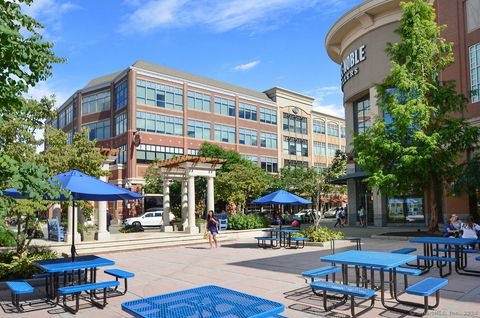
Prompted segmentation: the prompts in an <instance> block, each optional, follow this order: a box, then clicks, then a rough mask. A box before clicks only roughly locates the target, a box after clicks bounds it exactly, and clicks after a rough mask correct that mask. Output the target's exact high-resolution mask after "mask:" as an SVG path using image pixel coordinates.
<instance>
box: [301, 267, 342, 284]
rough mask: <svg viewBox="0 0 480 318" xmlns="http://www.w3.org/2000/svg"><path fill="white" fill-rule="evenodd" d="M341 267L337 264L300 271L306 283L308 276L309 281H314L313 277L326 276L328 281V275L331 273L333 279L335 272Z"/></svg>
mask: <svg viewBox="0 0 480 318" xmlns="http://www.w3.org/2000/svg"><path fill="white" fill-rule="evenodd" d="M341 270H342V269H341V268H340V267H338V266H325V267H320V268H315V269H311V270H308V271H305V272H303V273H302V276H303V277H304V278H305V283H308V278H310V279H311V282H314V281H315V278H320V277H326V280H327V281H328V275H330V274H332V276H333V281H335V273H337V272H340V271H341Z"/></svg>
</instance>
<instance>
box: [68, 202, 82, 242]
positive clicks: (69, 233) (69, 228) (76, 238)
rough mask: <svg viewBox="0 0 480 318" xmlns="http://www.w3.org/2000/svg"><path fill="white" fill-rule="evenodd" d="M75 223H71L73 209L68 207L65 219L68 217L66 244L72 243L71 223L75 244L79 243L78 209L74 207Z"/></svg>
mask: <svg viewBox="0 0 480 318" xmlns="http://www.w3.org/2000/svg"><path fill="white" fill-rule="evenodd" d="M75 216H76V218H75V222H73V207H72V206H71V205H69V206H68V211H67V217H68V222H67V223H68V224H67V228H66V230H67V242H68V243H72V222H73V225H74V229H73V233H74V235H75V242H80V241H81V236H80V233H78V208H77V207H75Z"/></svg>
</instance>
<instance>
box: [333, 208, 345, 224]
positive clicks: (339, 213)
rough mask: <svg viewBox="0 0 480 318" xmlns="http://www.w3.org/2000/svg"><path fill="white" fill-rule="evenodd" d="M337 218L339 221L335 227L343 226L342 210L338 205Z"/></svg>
mask: <svg viewBox="0 0 480 318" xmlns="http://www.w3.org/2000/svg"><path fill="white" fill-rule="evenodd" d="M335 219H336V220H337V222H336V223H335V225H334V226H333V227H337V225H339V226H340V227H343V224H342V211H341V210H340V208H338V207H337V208H336V209H335Z"/></svg>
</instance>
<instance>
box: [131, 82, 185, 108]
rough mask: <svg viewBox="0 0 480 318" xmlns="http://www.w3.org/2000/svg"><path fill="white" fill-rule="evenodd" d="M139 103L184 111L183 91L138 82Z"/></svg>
mask: <svg viewBox="0 0 480 318" xmlns="http://www.w3.org/2000/svg"><path fill="white" fill-rule="evenodd" d="M137 103H138V104H144V105H149V106H157V107H162V108H168V109H174V110H180V111H183V89H181V88H177V87H173V86H168V85H161V84H156V83H154V82H149V81H144V80H137Z"/></svg>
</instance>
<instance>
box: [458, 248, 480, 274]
mask: <svg viewBox="0 0 480 318" xmlns="http://www.w3.org/2000/svg"><path fill="white" fill-rule="evenodd" d="M463 254H465V252H464V251H463V246H458V245H457V246H456V248H455V272H457V274H459V275H465V276H476V277H480V271H476V270H472V269H466V268H465V267H462V265H463V262H462V257H463ZM465 257H466V255H465Z"/></svg>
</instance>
